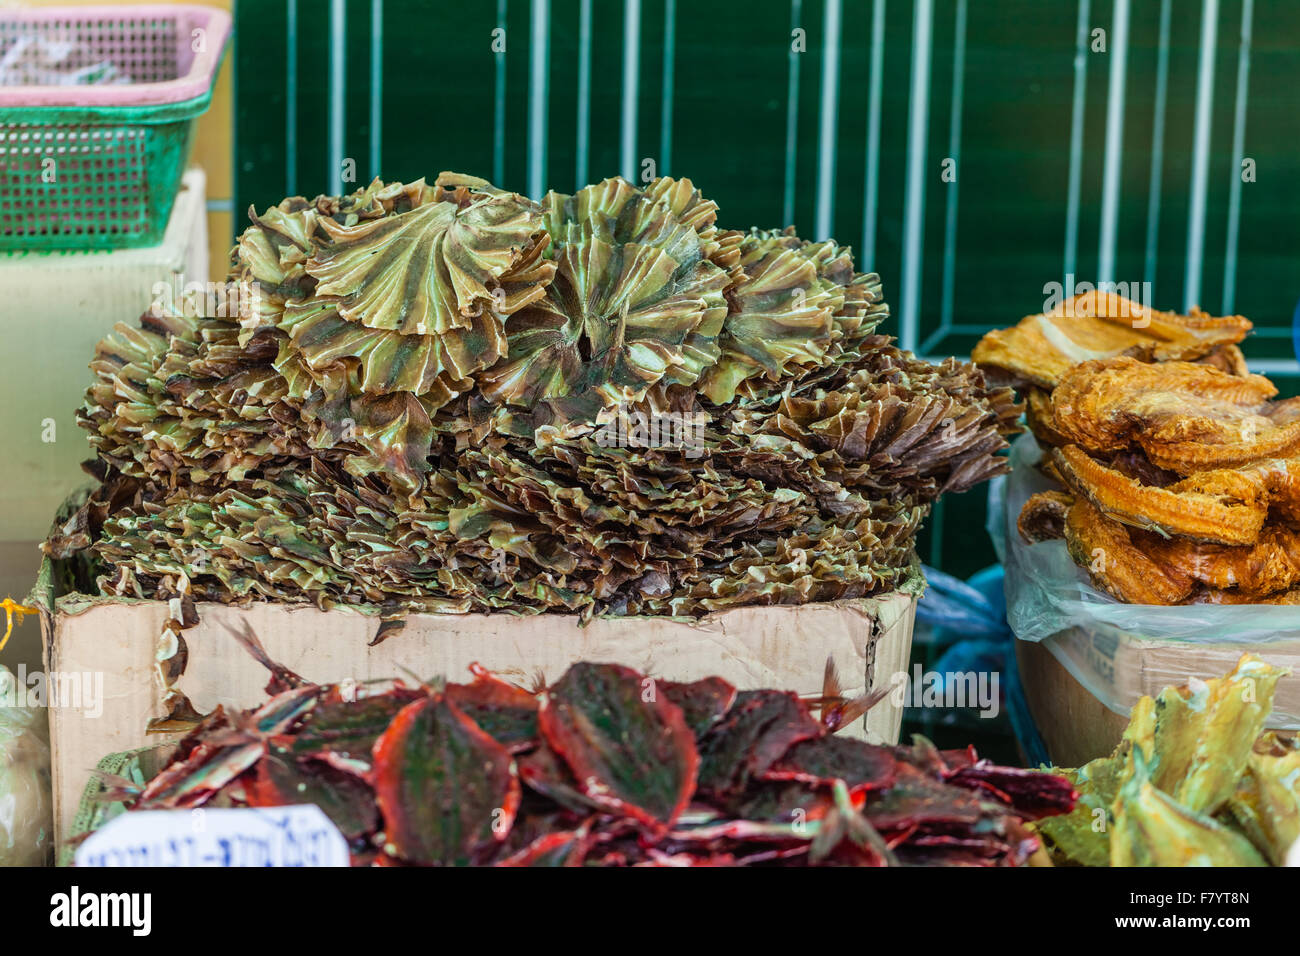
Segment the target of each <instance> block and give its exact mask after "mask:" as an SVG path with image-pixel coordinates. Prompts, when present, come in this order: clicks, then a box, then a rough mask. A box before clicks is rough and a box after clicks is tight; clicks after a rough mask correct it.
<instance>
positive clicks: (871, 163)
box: [858, 0, 885, 271]
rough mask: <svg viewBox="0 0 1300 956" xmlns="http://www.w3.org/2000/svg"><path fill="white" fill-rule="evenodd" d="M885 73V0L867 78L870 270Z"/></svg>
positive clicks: (876, 16)
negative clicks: (881, 103)
mask: <svg viewBox="0 0 1300 956" xmlns="http://www.w3.org/2000/svg"><path fill="white" fill-rule="evenodd" d="M884 77H885V0H876V2H875V3H874V4H872V6H871V74H870V77H869V79H868V80H867V178H866V182H865V183H864V184H863V187H862V195H863V208H862V254H861V256H860V257H859V259H858V264H859V265H860V267H861V268H863V269H864V270H867V271H870V270H871V269H872V268H874V266H875V262H876V216H877V209H878V208H879V205H880V100H881V93H882V91H883V90H884V85H885V84H884Z"/></svg>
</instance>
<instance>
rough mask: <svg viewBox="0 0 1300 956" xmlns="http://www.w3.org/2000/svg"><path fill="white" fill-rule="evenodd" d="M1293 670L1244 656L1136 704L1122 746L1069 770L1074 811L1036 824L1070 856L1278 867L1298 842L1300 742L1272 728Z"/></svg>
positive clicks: (1061, 855) (1087, 861)
mask: <svg viewBox="0 0 1300 956" xmlns="http://www.w3.org/2000/svg"><path fill="white" fill-rule="evenodd" d="M1287 673H1289V672H1288V671H1285V670H1280V669H1278V668H1275V667H1271V666H1269V665H1268V664H1265V663H1264V662H1263V661H1261V660H1260V659H1259V658H1257V657H1255V656H1254V655H1251V654H1247V655H1244V656H1243V657H1242V658H1241V660H1240V661H1238V663H1237V666H1236V667H1235V668H1234V669H1233V670H1232V672H1231V673H1229V674H1227V675H1226V676H1224V677H1221V678H1215V679H1213V680H1209V681H1195V682H1193V684H1192V685H1191V686H1188V687H1167V688H1165V689H1164V691H1162V692H1161V694H1160V696H1159V697H1157V698H1155V699H1152V698H1150V697H1143V698H1142V699H1141V700H1139V701H1138V703H1137V706H1136V707H1134V708H1133V715H1132V718H1131V720H1130V722H1129V726H1128V729H1127V730H1125V732H1124V738H1123V740H1121V742H1120V745H1119V746H1118V747H1117V748H1116V749H1115V752H1114V753H1113V754H1111V755H1110V756H1108V757H1102V758H1099V759H1097V760H1094V761H1092V762H1091V763H1089V764H1088V765H1087V766H1084V767H1081V768H1079V769H1078V770H1053V771H1052V772H1053V773H1063V774H1065V775H1066V776H1067V777H1069V778H1070V780H1071V781H1072V782H1073V783H1074V785H1075V787H1077V788H1078V791H1079V802H1078V804H1077V805H1076V806H1075V809H1074V811H1073V812H1072V813H1069V814H1066V815H1062V816H1057V817H1054V818H1052V819H1047V820H1043V821H1041V822H1039V823H1037V824H1035V827H1036V829H1037V830H1038V831H1039V832H1040V833H1041V834H1042V835H1043V836H1044V837H1045V838H1046V840H1047V844H1048V846H1049V847H1050V849H1051V851H1052V853H1053V855H1054V856H1055V857H1056V858H1057V859H1058V860H1059V861H1061V862H1066V863H1071V864H1079V865H1084V866H1107V865H1110V866H1264V865H1266V864H1272V865H1274V866H1281V865H1283V863H1284V861H1285V858H1286V854H1287V850H1288V848H1289V847H1291V846H1292V845H1293V844H1294V843H1295V842H1296V841H1297V840H1300V742H1298V741H1297V740H1296V739H1295V738H1294V737H1293V736H1286V735H1282V734H1278V733H1276V732H1274V731H1267V732H1265V731H1264V723H1265V721H1266V720H1267V719H1268V715H1269V712H1270V710H1271V709H1272V701H1273V691H1274V688H1275V687H1276V686H1277V682H1278V680H1279V679H1280V678H1281V677H1283V676H1284V675H1286V674H1287Z"/></svg>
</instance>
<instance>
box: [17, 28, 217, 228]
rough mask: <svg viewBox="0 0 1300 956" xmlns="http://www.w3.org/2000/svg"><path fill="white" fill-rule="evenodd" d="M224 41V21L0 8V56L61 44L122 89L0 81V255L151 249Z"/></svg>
mask: <svg viewBox="0 0 1300 956" xmlns="http://www.w3.org/2000/svg"><path fill="white" fill-rule="evenodd" d="M229 33H230V19H229V17H228V16H227V15H226V14H225V12H224V11H221V10H217V9H215V8H210V7H201V6H188V5H176V6H148V5H146V6H119V7H64V8H54V7H47V8H41V9H36V10H0V56H3V54H4V53H5V52H6V50H9V51H12V50H13V48H14V45H15V44H17V43H27V44H33V43H35V42H37V41H39V40H48V41H49V42H57V43H62V44H71V45H72V46H73V49H74V50H75V51H76V52H77V54H78V55H79V56H80V57H81V58H82V59H83V60H91V61H93V62H95V63H100V64H111V66H112V68H113V69H115V70H116V71H117V72H119V73H120V74H122V75H124V76H126V77H129V78H130V79H131V80H132V82H129V83H122V84H116V85H84V86H60V85H46V84H44V83H42V82H40V78H38V81H37V82H24V78H23V75H22V74H21V71H19V72H16V73H12V74H11V76H10V78H9V80H8V82H6V80H5V78H4V77H2V76H0V197H2V200H0V251H8V252H14V251H29V252H46V251H52V250H73V249H82V250H92V249H119V248H131V247H138V246H151V245H157V244H158V243H159V242H161V241H162V238H163V233H164V231H165V230H166V228H167V220H168V217H169V216H170V215H171V209H172V204H173V203H174V202H175V199H176V192H177V189H178V188H179V186H180V181H181V175H182V173H183V172H184V171H185V164H186V162H187V161H188V159H189V153H190V146H191V144H192V142H193V138H194V123H195V120H196V119H197V118H198V116H199V115H200V114H202V113H203V112H204V111H205V110H207V108H208V104H209V103H210V101H211V99H212V87H213V84H214V82H215V80H216V75H217V70H218V69H219V68H220V65H221V61H222V59H223V58H224V56H225V50H226V43H227V39H228V37H229Z"/></svg>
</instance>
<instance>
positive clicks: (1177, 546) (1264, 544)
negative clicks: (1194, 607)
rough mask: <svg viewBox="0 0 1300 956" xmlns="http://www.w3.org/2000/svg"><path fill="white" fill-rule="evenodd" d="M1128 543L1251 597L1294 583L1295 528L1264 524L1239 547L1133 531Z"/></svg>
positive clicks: (1299, 559)
mask: <svg viewBox="0 0 1300 956" xmlns="http://www.w3.org/2000/svg"><path fill="white" fill-rule="evenodd" d="M1133 541H1134V544H1135V545H1136V546H1137V547H1138V548H1140V549H1141V550H1142V552H1143V553H1144V554H1146V556H1147V557H1149V558H1150V559H1151V560H1153V561H1155V562H1157V563H1159V564H1161V565H1163V566H1164V567H1166V568H1169V569H1171V570H1172V571H1174V572H1176V573H1178V574H1185V575H1187V576H1188V577H1190V578H1192V580H1194V581H1197V582H1199V583H1200V584H1203V585H1205V586H1206V587H1208V588H1212V589H1217V590H1228V589H1234V590H1235V591H1236V593H1237V595H1238V596H1240V597H1243V598H1250V599H1251V600H1262V599H1263V598H1265V597H1267V596H1269V595H1273V594H1277V593H1279V592H1283V591H1287V590H1290V589H1291V588H1295V587H1300V532H1296V531H1294V530H1292V529H1291V528H1284V527H1280V526H1273V525H1271V526H1269V527H1267V528H1265V529H1264V530H1263V531H1261V532H1260V535H1259V540H1257V541H1256V542H1255V543H1254V544H1251V545H1246V546H1244V547H1230V546H1227V545H1221V544H1206V543H1204V542H1197V541H1191V540H1189V539H1187V538H1162V537H1160V536H1159V535H1154V534H1147V533H1144V532H1136V533H1135V534H1134V535H1133Z"/></svg>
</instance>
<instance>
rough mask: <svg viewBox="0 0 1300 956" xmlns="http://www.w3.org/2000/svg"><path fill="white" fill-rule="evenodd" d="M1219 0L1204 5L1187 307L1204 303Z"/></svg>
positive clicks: (1185, 295)
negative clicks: (1203, 281)
mask: <svg viewBox="0 0 1300 956" xmlns="http://www.w3.org/2000/svg"><path fill="white" fill-rule="evenodd" d="M1218 30H1219V0H1204V2H1203V3H1202V5H1201V59H1200V63H1199V65H1198V66H1197V69H1196V127H1195V134H1194V136H1193V139H1192V186H1191V200H1190V205H1191V211H1190V213H1189V214H1188V217H1187V265H1186V268H1187V273H1186V275H1185V276H1184V277H1183V308H1184V309H1190V308H1191V307H1192V306H1194V305H1198V304H1200V298H1201V265H1202V258H1203V256H1204V254H1205V198H1206V191H1207V188H1208V183H1209V177H1210V124H1211V123H1212V121H1213V116H1212V108H1213V106H1214V46H1215V43H1216V42H1217V40H1218Z"/></svg>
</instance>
